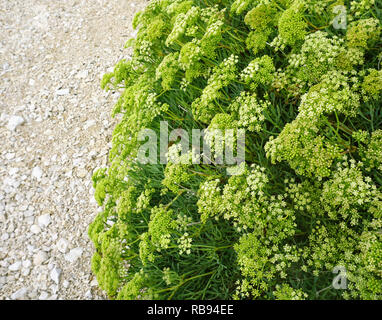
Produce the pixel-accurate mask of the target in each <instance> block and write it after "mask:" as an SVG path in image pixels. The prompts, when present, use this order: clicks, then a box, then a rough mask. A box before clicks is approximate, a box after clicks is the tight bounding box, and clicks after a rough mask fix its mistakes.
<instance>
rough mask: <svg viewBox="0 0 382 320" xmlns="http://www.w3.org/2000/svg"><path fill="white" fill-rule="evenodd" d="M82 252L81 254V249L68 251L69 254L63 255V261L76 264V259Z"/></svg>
mask: <svg viewBox="0 0 382 320" xmlns="http://www.w3.org/2000/svg"><path fill="white" fill-rule="evenodd" d="M82 252H83V249H82V248H79V247H78V248H74V249H72V250H70V251H69V253H67V254H66V255H65V260H66V261H69V262H72V263H73V262H76V261H77V260H78V258H80V257H81V255H82Z"/></svg>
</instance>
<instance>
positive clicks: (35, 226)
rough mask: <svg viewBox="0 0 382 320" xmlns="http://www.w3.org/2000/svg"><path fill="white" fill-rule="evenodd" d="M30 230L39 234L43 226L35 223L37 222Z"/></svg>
mask: <svg viewBox="0 0 382 320" xmlns="http://www.w3.org/2000/svg"><path fill="white" fill-rule="evenodd" d="M30 230H31V232H32V233H34V234H38V233H40V232H41V228H40V227H39V226H38V225H35V224H34V225H32V226H31V229H30Z"/></svg>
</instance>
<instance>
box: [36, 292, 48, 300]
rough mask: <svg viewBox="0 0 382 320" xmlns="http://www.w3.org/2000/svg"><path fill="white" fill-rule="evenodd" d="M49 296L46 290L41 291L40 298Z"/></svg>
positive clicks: (45, 298)
mask: <svg viewBox="0 0 382 320" xmlns="http://www.w3.org/2000/svg"><path fill="white" fill-rule="evenodd" d="M48 297H49V294H48V293H47V292H45V291H43V292H41V294H40V296H39V297H38V299H39V300H47V299H48Z"/></svg>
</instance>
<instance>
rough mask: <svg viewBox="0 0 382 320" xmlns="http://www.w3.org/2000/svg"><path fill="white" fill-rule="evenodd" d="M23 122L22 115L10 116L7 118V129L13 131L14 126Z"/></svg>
mask: <svg viewBox="0 0 382 320" xmlns="http://www.w3.org/2000/svg"><path fill="white" fill-rule="evenodd" d="M24 122H25V120H24V118H23V117H20V116H11V117H10V118H9V120H8V124H7V129H8V130H9V131H15V130H16V128H17V127H18V126H19V125H21V124H23V123H24Z"/></svg>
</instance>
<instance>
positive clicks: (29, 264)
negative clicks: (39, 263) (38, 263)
mask: <svg viewBox="0 0 382 320" xmlns="http://www.w3.org/2000/svg"><path fill="white" fill-rule="evenodd" d="M31 265H32V262H30V260H25V261H23V267H24V268H29V267H30V266H31Z"/></svg>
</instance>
